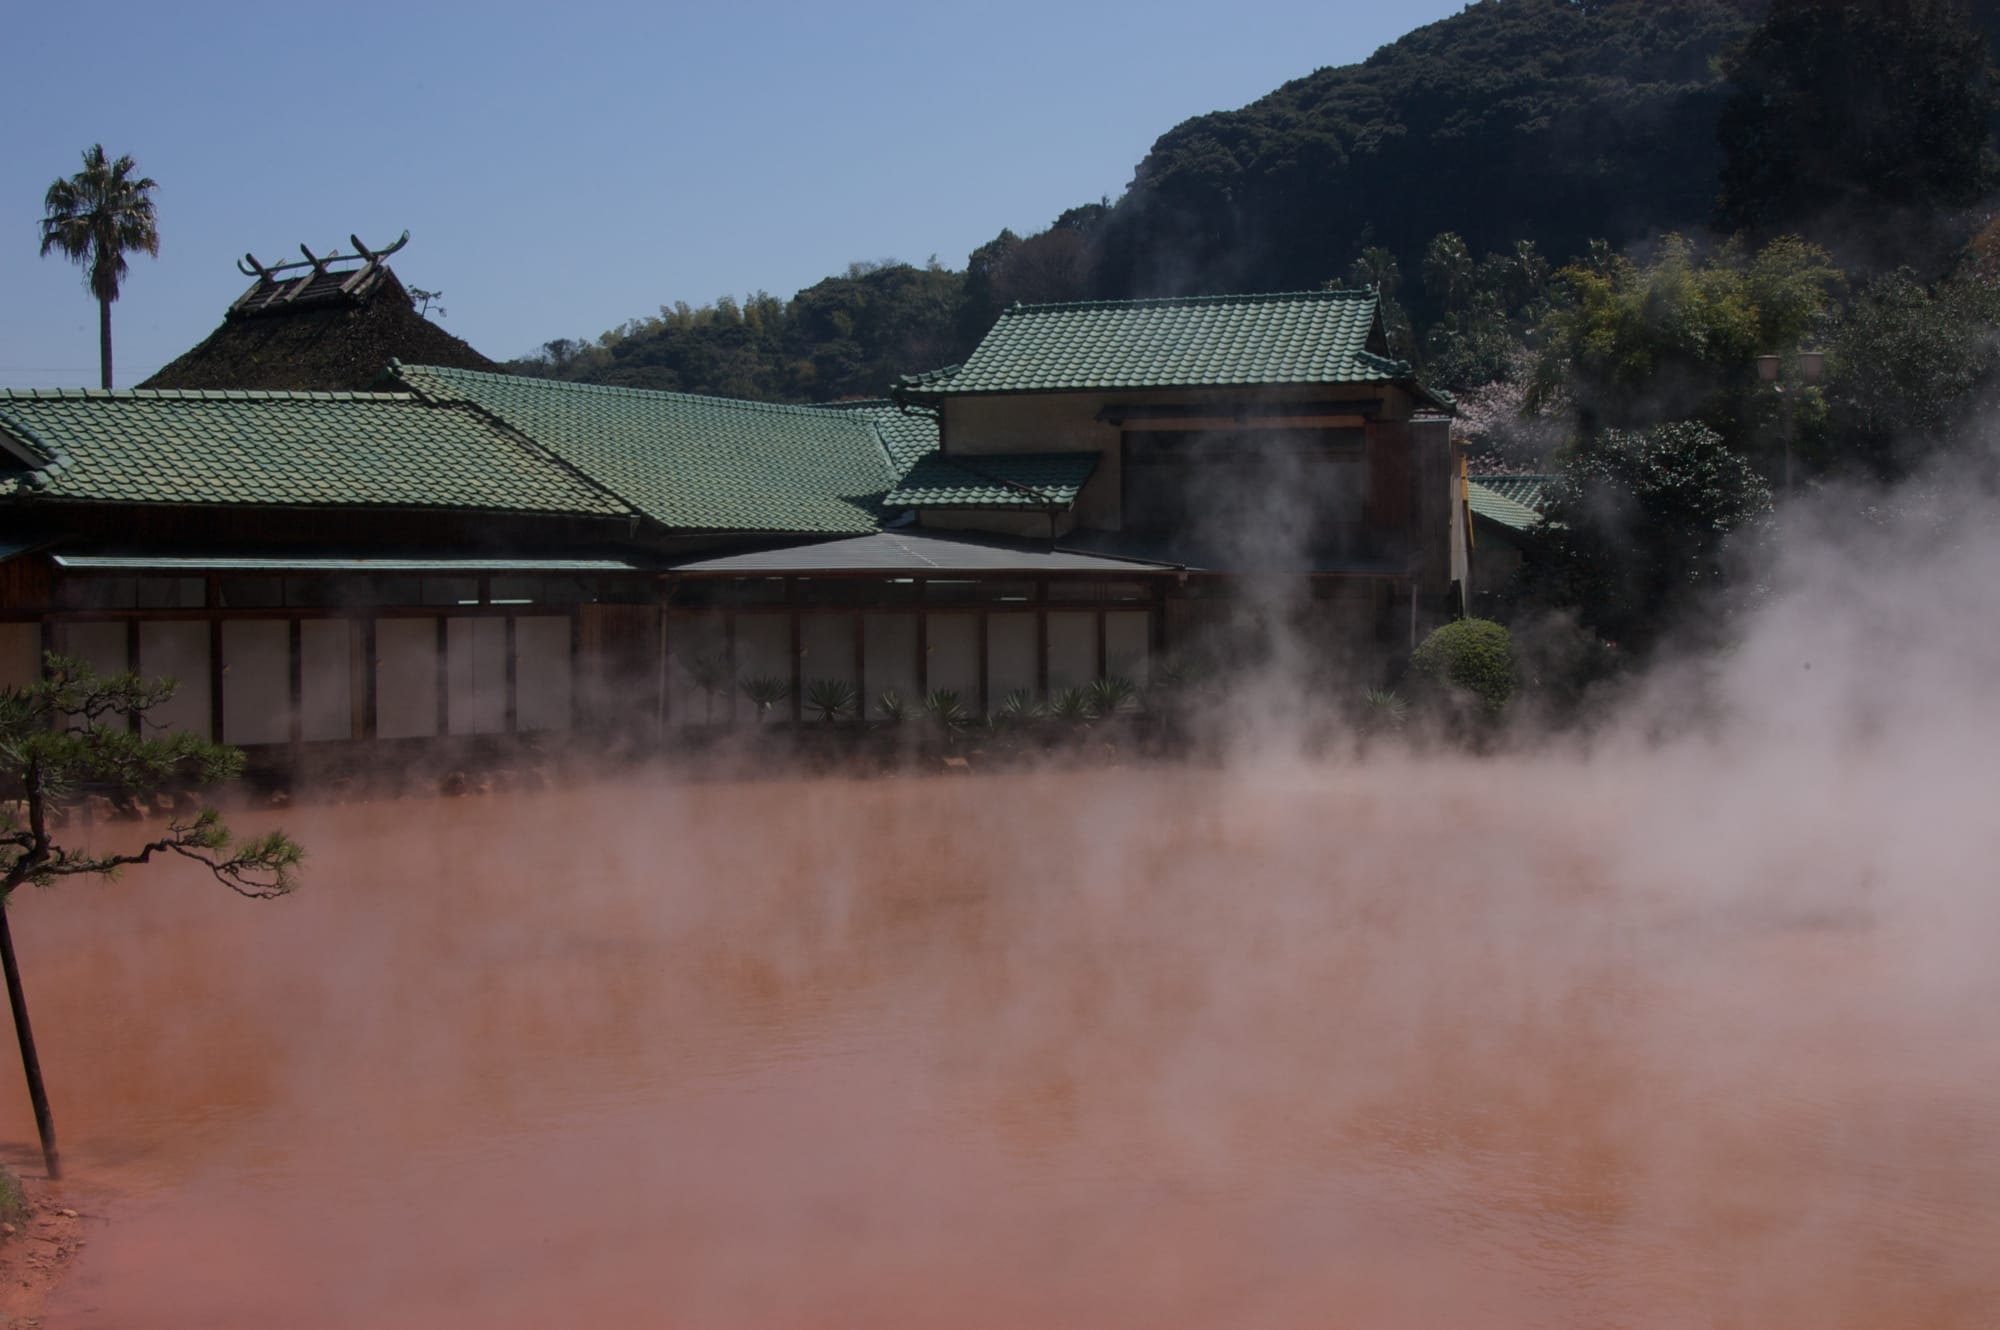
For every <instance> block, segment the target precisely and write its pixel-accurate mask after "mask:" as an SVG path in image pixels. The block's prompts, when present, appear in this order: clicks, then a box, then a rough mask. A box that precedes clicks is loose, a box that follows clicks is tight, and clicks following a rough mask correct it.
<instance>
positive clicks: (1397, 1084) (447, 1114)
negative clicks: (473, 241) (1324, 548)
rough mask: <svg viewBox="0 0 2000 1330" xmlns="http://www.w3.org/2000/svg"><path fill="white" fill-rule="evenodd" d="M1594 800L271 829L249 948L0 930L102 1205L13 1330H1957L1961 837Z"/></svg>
mask: <svg viewBox="0 0 2000 1330" xmlns="http://www.w3.org/2000/svg"><path fill="white" fill-rule="evenodd" d="M1634 761H1637V762H1640V763H1642V764H1650V765H1646V766H1645V768H1644V771H1643V773H1642V777H1641V778H1636V779H1635V778H1634V774H1633V772H1632V771H1631V770H1622V771H1619V772H1615V773H1613V772H1607V771H1605V770H1602V769H1596V768H1593V767H1592V766H1591V765H1590V764H1588V763H1581V762H1564V763H1556V762H1553V761H1551V762H1547V763H1540V762H1536V761H1530V760H1508V761H1494V762H1483V763H1482V762H1467V761H1453V762H1448V763H1447V762H1439V763H1420V762H1412V763H1394V762H1378V763H1373V764H1370V765H1368V766H1365V767H1362V766H1351V767H1338V766H1336V767H1324V768H1303V769H1286V770H1272V771H1269V772H1264V773H1252V774H1245V773H1243V772H1234V773H1229V774H1224V773H1221V772H1152V773H1147V772H1135V771H1105V772H1091V773H1072V774H1043V775H1033V776H1019V777H1010V776H994V777H979V778H974V779H956V780H945V779H937V780H930V779H924V780H916V779H903V780H880V781H874V782H861V783H845V782H801V783H770V784H715V785H676V784H671V783H659V784H645V785H632V784H625V785H616V786H614V785H604V786H598V787H592V788H585V789H577V790H568V791H562V792H556V793H548V794H535V795H501V796H492V797H487V798H480V799H468V800H454V801H437V802H407V803H394V804H375V805H357V806H351V807H344V808H324V809H308V810H304V811H298V812H294V813H292V814H290V815H288V816H287V817H286V818H285V822H286V824H287V825H288V827H289V828H291V829H292V830H293V831H294V832H295V834H297V835H298V836H299V837H300V838H301V839H303V840H304V841H306V842H307V844H308V845H309V847H310V848H311V850H312V851H313V860H312V863H311V872H310V875H309V877H308V881H307V886H306V888H305V890H303V891H302V892H301V893H300V894H299V895H298V896H296V897H294V898H291V899H289V900H286V901H281V902H276V903H272V904H254V903H249V902H243V901H239V900H236V899H234V898H233V897H230V896H228V895H227V893H225V892H223V891H221V890H220V889H219V888H216V887H214V886H212V885H204V884H203V883H202V882H200V881H198V880H196V879H195V878H194V877H193V876H192V875H190V874H186V873H184V872H181V871H180V870H178V869H172V868H169V869H160V870H148V871H146V872H144V873H141V874H135V875H134V876H133V877H132V878H131V879H130V880H128V881H125V882H123V883H119V884H115V885H112V886H108V887H97V886H92V885H84V886H73V887H70V888H66V889H64V890H63V891H61V892H55V893H43V894H39V895H33V896H29V897H26V898H24V899H22V900H21V901H19V902H17V905H16V907H15V908H16V915H15V927H16V929H17V934H18V940H19V945H20V949H21V955H22V959H23V964H24V966H25V967H26V974H27V980H28V983H29V986H30V993H31V996H32V998H33V1000H34V1002H35V1004H36V1005H35V1013H36V1020H37V1027H38V1032H39V1033H40V1035H41V1037H42V1041H43V1047H44V1050H45V1058H46V1062H47V1071H48V1076H49V1081H50V1085H51V1088H52V1092H53V1094H54V1097H55V1106H56V1112H57V1117H58V1122H59V1124H60V1126H61V1128H62V1130H63V1134H64V1146H65V1150H66V1162H67V1163H68V1164H69V1166H70V1168H71V1170H72V1171H73V1174H74V1175H75V1177H77V1178H78V1179H82V1180H87V1181H88V1183H89V1184H90V1185H92V1186H95V1187H98V1188H100V1189H101V1190H103V1191H105V1192H108V1193H109V1195H110V1198H111V1199H110V1200H109V1202H108V1207H109V1217H110V1222H109V1223H108V1224H106V1225H105V1226H103V1228H102V1229H101V1230H100V1231H99V1232H98V1233H97V1234H96V1236H95V1237H94V1239H93V1241H92V1243H91V1246H90V1247H89V1249H88V1250H87V1252H86V1255H85V1257H84V1259H83V1261H82V1263H81V1265H80V1266H79V1267H78V1269H77V1271H76V1273H75V1275H74V1276H73V1277H72V1280H71V1282H70V1283H69V1285H68V1286H67V1287H66V1288H65V1289H64V1290H62V1292H61V1293H60V1295H59V1296H58V1298H57V1299H56V1302H55V1304H54V1306H53V1307H52V1309H51V1312H52V1314H51V1318H50V1321H49V1324H50V1325H51V1326H52V1327H64V1326H68V1327H96V1326H107V1327H109V1326H117V1327H125V1328H128V1330H143V1328H144V1327H155V1326H157V1327H169V1326H171V1327H186V1326H213V1327H237V1326H242V1327H260V1328H261V1327H268V1326H273V1325H287V1326H297V1327H323V1326H356V1325H365V1326H370V1327H378V1328H382V1327H401V1326H412V1327H414V1326H427V1327H428V1326H468V1327H470V1326H477V1327H500V1328H502V1330H504V1328H507V1327H528V1326H546V1325H561V1324H579V1325H602V1326H690V1327H697V1326H698V1327H727V1326H756V1327H785V1326H816V1327H819V1326H841V1327H845V1326H854V1327H862V1326H867V1327H894V1326H945V1325H949V1326H955V1327H989V1326H990V1327H1048V1326H1076V1327H1093V1328H1096V1327H1119V1326H1132V1327H1141V1326H1144V1327H1182V1326H1186V1327H1193V1326H1224V1325H1227V1326H1272V1327H1291V1326H1306V1325H1313V1326H1326V1325H1353V1326H1471V1325H1479V1326H1531V1325H1532V1326H1576V1327H1584V1326H1590V1327H1599V1326H1619V1325H1629V1326H1690V1327H1692V1326H1703V1327H1711V1326H1743V1327H1753V1326H1754V1327H1770V1326H1815V1327H1825V1326H1867V1327H1884V1326H1919V1325H1921V1326H1954V1325H1965V1326H1971V1325H1982V1326H1992V1325H1995V1324H2000V1322H1996V1320H1995V1317H1996V1315H1997V1314H2000V1313H1996V1310H1995V1309H1996V1308H2000V1201H1996V1200H1995V1198H1996V1197H2000V1039H1996V1037H1995V1035H1994V1029H1993V1023H1992V1013H1993V1012H1994V1011H1995V1010H1996V1009H2000V966H1994V965H1993V964H1992V963H1991V961H1990V954H1991V939H1992V938H1993V936H1994V935H1995V933H1994V928H1993V925H1994V924H1995V923H1996V921H2000V909H1996V908H1995V907H1994V905H1993V903H1992V900H1991V896H1992V893H1991V890H1990V884H1989V882H1988V880H1987V879H1988V877H1989V866H1990V864H1991V863H1992V862H1994V861H1995V860H1994V855H1993V851H1994V850H1995V849H1996V848H2000V846H1996V845H1995V844H1994V835H1993V833H1991V832H1989V831H1987V830H1985V829H1984V827H1983V824H1982V823H1981V822H1980V821H1978V820H1974V815H1975V813H1976V809H1977V806H1978V804H1979V802H1981V801H1980V800H1978V799H1977V798H1976V797H1975V795H1976V791H1967V792H1966V793H1965V800H1964V806H1963V807H1952V806H1949V804H1948V803H1947V805H1944V806H1941V805H1939V804H1938V803H1937V802H1936V801H1924V802H1923V803H1922V804H1921V806H1918V805H1916V804H1912V805H1909V806H1904V805H1897V804H1895V803H1893V802H1891V801H1888V800H1887V799H1886V798H1885V791H1886V790H1887V789H1889V788H1890V787H1891V786H1892V785H1894V783H1895V781H1896V780H1897V779H1899V778H1900V777H1899V773H1896V772H1893V771H1889V772H1884V773H1883V775H1882V783H1881V785H1880V787H1878V786H1877V784H1875V783H1873V777H1870V776H1869V775H1868V774H1867V773H1865V772H1862V773H1855V772H1840V771H1831V770H1828V771H1819V772H1815V773H1813V774H1812V776H1811V779H1812V781H1814V782H1816V784H1815V786H1814V789H1813V790H1812V791H1810V792H1809V796H1810V797H1805V798H1803V799H1800V800H1794V801H1792V802H1790V803H1785V804H1781V805H1778V804H1774V805H1772V806H1771V807H1768V808H1759V807H1757V806H1756V801H1755V799H1754V798H1753V797H1752V796H1753V795H1754V794H1756V793H1757V792H1758V791H1759V789H1761V788H1762V787H1760V786H1758V785H1757V783H1756V782H1755V781H1754V780H1747V781H1746V780H1738V781H1737V782H1736V783H1735V784H1733V785H1732V784H1730V783H1728V782H1720V783H1718V781H1717V780H1716V779H1715V775H1716V771H1715V768H1714V767H1713V766H1712V765H1710V761H1709V759H1702V758H1699V757H1689V758H1686V759H1683V760H1675V759H1670V758H1664V757H1661V758H1642V759H1634ZM1904 788H1907V787H1906V786H1905V787H1904ZM1765 792H1766V793H1768V790H1766V791H1765ZM1899 808H1900V809H1901V811H1898V810H1899ZM1788 809H1789V810H1790V811H1787V810H1788ZM1863 810H1866V811H1865V812H1864V811H1863ZM254 821H255V820H253V822H254ZM0 1075H3V1076H4V1079H0V1088H4V1097H0V1103H4V1108H5V1113H4V1117H0V1136H4V1139H5V1140H6V1141H8V1142H10V1143H13V1144H14V1145H15V1146H16V1147H18V1148H17V1154H18V1153H22V1152H24V1151H25V1149H26V1147H27V1146H28V1145H29V1143H30V1142H32V1139H33V1130H32V1124H31V1123H30V1121H29V1118H28V1115H27V1112H26V1105H25V1095H24V1094H23V1092H22V1091H21V1090H20V1088H19V1084H18V1077H17V1074H16V1073H15V1072H14V1071H12V1070H11V1068H10V1069H8V1070H7V1071H6V1072H4V1073H0Z"/></svg>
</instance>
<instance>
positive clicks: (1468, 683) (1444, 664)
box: [1410, 619, 1514, 715]
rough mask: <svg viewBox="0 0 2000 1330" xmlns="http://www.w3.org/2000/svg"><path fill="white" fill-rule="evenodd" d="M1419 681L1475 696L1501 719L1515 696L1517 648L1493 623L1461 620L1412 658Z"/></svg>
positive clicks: (1439, 631)
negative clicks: (1515, 651)
mask: <svg viewBox="0 0 2000 1330" xmlns="http://www.w3.org/2000/svg"><path fill="white" fill-rule="evenodd" d="M1410 669H1411V671H1412V672H1413V673H1415V674H1416V675H1417V676H1418V677H1419V678H1422V679H1427V680H1429V681H1430V682H1431V683H1433V684H1436V685H1438V686H1440V687H1444V688H1452V689H1463V690H1464V691H1466V692H1468V693H1471V694H1473V695H1474V696H1476V697H1477V698H1478V699H1479V700H1480V703H1481V704H1482V705H1483V706H1484V707H1485V709H1486V713H1487V714H1488V715H1498V714H1499V713H1500V710H1501V708H1503V707H1505V706H1506V705H1507V699H1508V698H1510V697H1512V696H1513V695H1514V644H1513V639H1512V638H1511V637H1510V636H1509V635H1508V632H1507V630H1506V628H1504V627H1502V626H1501V625H1500V624H1497V623H1494V622H1493V621H1492V620H1491V619H1460V620H1458V621H1457V622H1455V623H1448V624H1446V625H1444V626H1443V627H1442V628H1439V629H1437V630H1436V631H1435V632H1433V633H1432V634H1431V635H1430V636H1429V637H1426V638H1425V639H1424V640H1423V644H1422V645H1420V646H1419V647H1418V648H1417V649H1416V650H1415V651H1414V652H1412V653H1411V654H1410Z"/></svg>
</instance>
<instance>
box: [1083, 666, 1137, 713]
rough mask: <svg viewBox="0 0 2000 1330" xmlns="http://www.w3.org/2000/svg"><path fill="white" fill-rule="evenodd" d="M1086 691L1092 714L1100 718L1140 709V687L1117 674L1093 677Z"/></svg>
mask: <svg viewBox="0 0 2000 1330" xmlns="http://www.w3.org/2000/svg"><path fill="white" fill-rule="evenodd" d="M1084 691H1085V694H1086V696H1087V698H1088V700H1089V703H1090V714H1091V715H1092V716H1094V717H1096V718H1097V719H1099V720H1110V719H1111V718H1112V717H1113V716H1122V715H1124V714H1125V713H1126V712H1128V711H1137V710H1138V709H1139V690H1138V688H1136V687H1135V686H1134V685H1133V683H1132V681H1131V680H1130V679H1126V678H1123V677H1121V676H1119V675H1116V674H1111V675H1106V676H1105V677H1104V678H1102V679H1093V680H1092V681H1091V683H1090V686H1089V687H1088V688H1087V689H1085V690H1084Z"/></svg>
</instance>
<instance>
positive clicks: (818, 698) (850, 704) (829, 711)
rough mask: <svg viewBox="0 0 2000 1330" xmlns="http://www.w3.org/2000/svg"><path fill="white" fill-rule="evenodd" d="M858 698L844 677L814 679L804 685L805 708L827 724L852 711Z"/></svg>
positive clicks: (857, 694) (858, 695) (859, 698)
mask: <svg viewBox="0 0 2000 1330" xmlns="http://www.w3.org/2000/svg"><path fill="white" fill-rule="evenodd" d="M860 700H861V697H860V694H859V693H857V692H855V690H854V685H853V684H851V683H849V682H847V680H845V679H814V680H813V681H812V682H811V683H809V684H807V685H806V709H807V710H808V711H811V712H812V713H813V715H814V716H816V717H818V718H819V719H820V720H822V721H825V722H827V723H828V724H831V723H832V722H834V721H836V720H839V719H840V718H841V717H842V716H845V715H847V714H848V713H849V712H851V711H853V710H854V708H855V706H856V705H857V704H858V703H859V702H860Z"/></svg>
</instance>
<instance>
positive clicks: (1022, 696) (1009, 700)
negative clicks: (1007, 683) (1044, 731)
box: [992, 688, 1043, 726]
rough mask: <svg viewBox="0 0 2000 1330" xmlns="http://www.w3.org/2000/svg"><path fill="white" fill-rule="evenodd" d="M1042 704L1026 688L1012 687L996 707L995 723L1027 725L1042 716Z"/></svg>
mask: <svg viewBox="0 0 2000 1330" xmlns="http://www.w3.org/2000/svg"><path fill="white" fill-rule="evenodd" d="M1042 714H1043V712H1042V704H1041V703H1040V702H1037V701H1036V700H1035V695H1034V694H1033V693H1031V692H1029V691H1028V690H1027V689H1025V688H1014V689H1010V690H1009V691H1008V692H1007V693H1006V694H1005V695H1004V696H1002V697H1001V699H1000V705H999V706H998V707H997V708H995V709H994V712H993V717H992V719H993V723H994V724H995V725H999V726H1010V725H1025V724H1027V723H1028V722H1029V721H1033V720H1038V719H1040V717H1041V716H1042Z"/></svg>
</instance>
